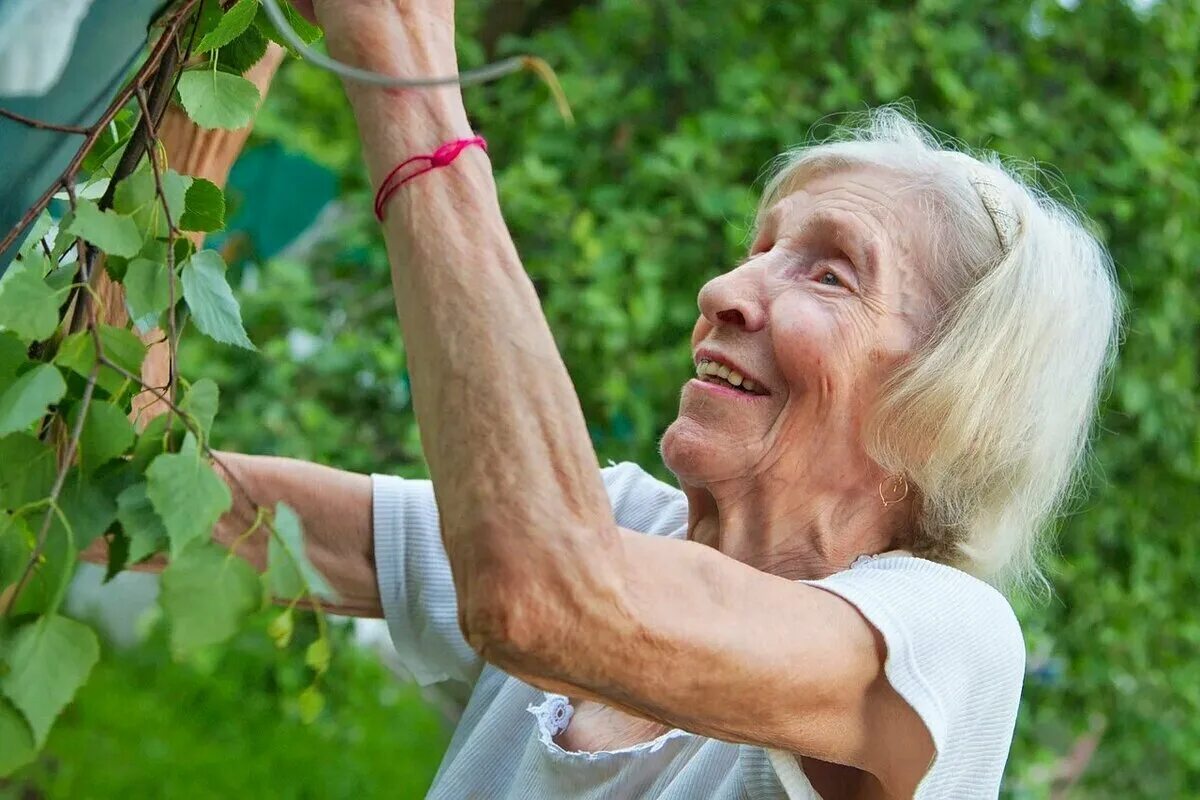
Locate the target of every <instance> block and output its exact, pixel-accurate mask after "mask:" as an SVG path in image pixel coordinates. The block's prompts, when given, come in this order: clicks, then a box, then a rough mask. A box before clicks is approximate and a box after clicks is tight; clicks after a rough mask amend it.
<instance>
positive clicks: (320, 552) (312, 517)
mask: <svg viewBox="0 0 1200 800" xmlns="http://www.w3.org/2000/svg"><path fill="white" fill-rule="evenodd" d="M216 457H217V458H216V464H215V465H214V466H215V467H216V469H217V472H218V473H219V474H221V477H222V478H224V479H225V482H226V483H228V484H229V487H230V491H231V493H232V495H233V508H232V509H230V510H229V512H228V513H226V514H225V516H223V517H222V518H221V520H220V522H218V523H217V527H216V529H215V531H214V532H213V538H214V539H216V541H218V542H220V543H221V544H223V545H225V546H226V547H234V548H235V549H236V552H237V554H238V555H239V556H241V557H242V558H244V559H246V560H247V561H249V562H250V563H251V564H252V565H253V566H254V568H255V569H257V570H258V571H260V572H264V571H266V568H267V544H268V542H269V541H270V534H269V532H268V531H267V530H266V529H265V528H264V527H262V526H260V527H259V529H258V530H256V531H254V533H252V534H250V535H249V536H246V537H245V538H242V537H243V535H244V534H245V533H246V531H248V530H249V529H250V527H251V526H252V525H253V524H254V519H255V516H256V514H257V509H258V507H262V506H265V507H267V508H274V507H275V504H276V503H279V502H284V503H287V504H288V505H289V506H291V507H292V509H293V510H294V511H295V512H296V514H297V515H298V516H299V517H300V521H301V525H302V526H303V528H304V543H305V549H306V551H307V553H308V557H309V560H311V561H312V563H313V566H315V567H316V568H317V570H318V571H319V572H320V573H321V574H322V575H324V576H325V578H326V580H327V581H328V582H329V585H330V586H331V587H332V588H333V590H334V592H336V593H337V596H338V602H337V604H336V605H335V606H332V607H330V606H328V605H326V608H327V609H328V610H330V611H334V612H336V613H339V614H347V615H351V616H358V617H381V616H383V608H382V606H381V604H380V600H379V587H378V584H377V582H376V579H375V554H374V536H373V535H372V533H373V532H372V520H371V478H370V477H369V476H367V475H360V474H359V473H356V472H347V471H346V470H340V469H334V468H332V467H326V466H323V465H321V464H314V463H311V462H308V461H300V460H297V459H294V458H278V457H275V456H248V455H242V454H239V453H217V454H216Z"/></svg>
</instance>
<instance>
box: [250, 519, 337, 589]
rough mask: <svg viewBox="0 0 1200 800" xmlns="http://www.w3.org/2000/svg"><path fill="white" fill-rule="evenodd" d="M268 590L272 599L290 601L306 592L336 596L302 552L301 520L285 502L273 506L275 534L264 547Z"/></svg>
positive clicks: (306, 555) (302, 533)
mask: <svg viewBox="0 0 1200 800" xmlns="http://www.w3.org/2000/svg"><path fill="white" fill-rule="evenodd" d="M267 568H268V571H267V577H268V587H269V588H270V591H271V594H272V595H274V596H275V597H278V598H281V599H284V600H292V599H295V598H297V597H301V596H303V595H305V594H307V593H309V592H311V593H312V594H314V595H316V596H318V597H320V598H322V599H324V600H334V599H335V598H336V595H335V594H334V591H333V589H332V588H330V586H329V584H328V583H327V582H326V581H325V578H324V576H322V575H321V573H320V572H318V571H317V568H316V567H314V566H313V564H312V562H311V561H309V559H308V554H307V553H306V552H305V551H304V531H303V529H302V527H301V525H300V517H299V515H297V514H296V512H295V511H293V510H292V508H291V506H289V505H288V504H286V503H277V504H276V506H275V531H274V535H272V536H271V539H270V541H269V542H268V544H267Z"/></svg>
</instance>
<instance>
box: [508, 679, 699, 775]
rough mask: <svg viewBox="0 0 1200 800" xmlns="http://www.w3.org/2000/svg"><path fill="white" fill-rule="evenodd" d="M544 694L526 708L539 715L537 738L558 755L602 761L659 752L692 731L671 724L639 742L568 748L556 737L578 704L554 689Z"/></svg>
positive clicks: (568, 723) (569, 719)
mask: <svg viewBox="0 0 1200 800" xmlns="http://www.w3.org/2000/svg"><path fill="white" fill-rule="evenodd" d="M543 694H544V697H545V699H544V700H543V701H542V702H541V703H540V704H538V705H533V704H532V703H531V704H530V705H529V706H528V708H526V711H528V712H529V713H530V714H533V716H534V718H536V719H537V726H538V739H539V740H540V741H541V743H542V744H543V745H544V746H545V747H546V749H547V750H549V751H550V753H551V754H553V755H555V756H559V757H564V756H565V757H570V758H580V759H584V760H585V761H601V760H604V759H608V758H612V757H613V756H620V755H632V754H635V753H647V754H649V753H656V752H658V751H659V750H661V749H662V748H663V747H664V746H665V745H666V744H667V742H670V741H672V740H674V739H679V738H683V737H687V736H692V735H693V734H691V733H688V732H687V731H685V730H680V729H679V728H672V729H671V730H669V731H667V732H666V733H664V734H662V735H661V736H659V737H657V738H655V739H651V740H650V741H648V742H638V743H637V744H632V745H629V746H628V747H621V748H618V749H616V750H595V751H592V750H566V749H564V748H563V747H562V746H560V745H559V744H558V743H557V742H555V741H554V737H555V736H558V735H559V734H560V733H562V732H563V731H565V730H566V729H567V727H568V726H569V725H570V724H571V718H572V717H573V716H574V715H575V707H574V706H572V705H571V701H570V700H568V699H567V697H566V696H565V695H561V694H553V693H551V692H544V693H543Z"/></svg>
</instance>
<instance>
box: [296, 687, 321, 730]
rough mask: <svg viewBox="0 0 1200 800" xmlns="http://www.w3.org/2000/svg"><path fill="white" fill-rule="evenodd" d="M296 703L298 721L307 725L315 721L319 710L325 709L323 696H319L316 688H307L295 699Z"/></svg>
mask: <svg viewBox="0 0 1200 800" xmlns="http://www.w3.org/2000/svg"><path fill="white" fill-rule="evenodd" d="M296 703H297V707H298V709H299V711H300V719H301V720H303V722H304V723H305V724H306V725H307V724H310V723H312V722H314V721H316V719H317V717H318V716H320V714H321V710H322V709H323V708H325V695H323V694H321V692H320V690H319V689H317V687H316V686H309V687H308V688H307V689H305V690H304V691H303V692H301V693H300V696H299V697H298V698H296Z"/></svg>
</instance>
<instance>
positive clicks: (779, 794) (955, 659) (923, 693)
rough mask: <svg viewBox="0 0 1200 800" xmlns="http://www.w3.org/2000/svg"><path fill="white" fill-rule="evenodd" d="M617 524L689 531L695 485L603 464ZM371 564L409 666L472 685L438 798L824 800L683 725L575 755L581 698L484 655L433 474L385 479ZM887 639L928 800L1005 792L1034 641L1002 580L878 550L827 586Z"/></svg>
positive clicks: (775, 756) (769, 760)
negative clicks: (921, 729)
mask: <svg viewBox="0 0 1200 800" xmlns="http://www.w3.org/2000/svg"><path fill="white" fill-rule="evenodd" d="M602 472H603V476H604V484H605V487H606V488H607V489H608V493H609V497H610V499H611V500H612V504H613V512H614V515H615V516H616V520H617V523H618V524H619V525H621V526H622V527H625V528H629V529H631V530H635V531H642V532H644V533H647V534H650V535H655V536H670V537H675V538H684V537H685V535H686V522H687V501H686V499H685V497H684V495H683V493H682V492H681V491H680V490H679V489H677V488H674V487H672V486H670V485H668V484H665V483H663V482H661V481H659V480H657V479H655V478H653V477H652V476H650V475H649V474H647V473H646V472H645V471H643V470H642V469H641V468H640V467H638V466H637V465H636V464H630V463H624V464H619V465H616V466H612V467H608V468H606V469H604V470H603V471H602ZM372 478H373V485H374V525H375V558H376V569H377V571H378V575H379V590H380V595H381V597H382V600H383V609H384V615H385V617H386V619H387V623H388V628H389V630H390V631H391V635H392V640H393V642H394V643H395V645H396V649H397V651H398V652H399V655H400V658H401V660H402V661H403V662H404V664H405V665H406V666H407V667H408V669H409V670H410V671H411V672H412V673H413V675H414V676H415V677H416V679H417V680H418V681H419V682H421V683H423V684H429V683H435V682H440V681H447V680H449V681H457V682H461V683H463V684H466V685H468V686H469V687H470V688H471V697H470V701H469V702H468V704H467V707H466V710H465V711H464V712H463V715H462V718H461V720H460V721H459V724H458V727H457V728H456V729H455V732H454V736H453V738H452V740H451V742H450V746H449V748H448V749H447V751H446V755H445V758H444V759H443V761H442V764H441V766H440V767H439V769H438V772H437V776H436V777H435V778H434V782H433V787H432V788H431V789H430V793H429V795H428V796H429V797H431V798H456V799H457V798H464V797H486V798H497V799H499V798H514V799H515V798H522V800H540V799H541V798H545V799H546V800H550V799H551V798H587V799H588V800H593V799H594V800H600V799H601V798H613V799H614V800H616V799H617V798H635V797H637V798H661V799H663V800H665V799H666V798H678V799H679V800H684V798H688V799H690V798H701V797H703V798H714V799H715V800H751V799H754V800H760V799H761V800H765V799H766V798H793V799H796V798H799V799H800V800H819V797H818V795H817V793H816V792H815V791H814V790H813V788H812V786H811V785H810V784H809V782H808V779H807V778H806V777H805V776H804V772H803V770H802V769H801V767H800V761H799V759H798V758H796V757H795V756H793V755H791V754H787V753H783V752H780V751H767V750H765V749H763V748H761V747H753V746H750V745H741V744H731V743H728V742H722V741H719V740H716V739H710V738H708V737H704V736H698V735H695V734H692V733H688V732H686V731H682V730H672V731H668V732H667V733H665V734H663V735H662V736H659V737H658V738H657V739H655V740H653V741H651V742H645V743H642V744H638V745H634V746H632V747H626V748H622V749H619V750H611V751H599V752H575V751H567V750H564V749H563V748H561V747H560V746H558V745H557V744H556V743H555V742H554V738H553V737H554V736H555V735H556V734H557V733H558V732H559V731H560V730H562V729H564V728H565V725H566V724H567V723H569V720H570V714H571V709H570V704H569V703H568V702H567V700H566V698H564V697H562V696H561V695H554V694H549V693H546V692H542V691H539V690H538V689H535V688H534V687H532V686H529V685H528V684H526V683H522V682H521V681H519V680H517V679H516V678H513V677H511V676H509V675H507V674H505V673H504V672H501V671H500V670H498V669H496V668H495V667H493V666H491V665H489V664H485V663H484V662H483V661H482V660H481V659H480V658H479V656H478V655H477V654H476V653H475V652H474V651H473V650H472V649H471V648H470V647H469V646H468V645H467V643H466V641H465V640H464V639H463V637H462V634H461V632H460V631H459V627H458V615H457V606H456V602H455V594H454V584H453V582H452V580H451V576H450V567H449V563H448V562H447V560H446V553H445V551H444V549H443V548H442V542H441V536H440V531H439V528H438V515H437V506H436V503H435V501H434V496H433V488H432V485H431V484H430V483H429V482H428V481H414V480H403V479H400V478H395V477H390V476H385V475H374V476H372ZM806 583H810V584H812V585H813V586H819V587H821V588H823V589H825V590H827V591H830V592H833V593H835V594H837V595H839V596H840V597H842V598H844V599H846V600H847V601H848V602H850V603H852V604H854V606H855V607H857V608H858V610H859V611H860V612H861V613H862V614H863V616H864V617H866V619H867V620H868V621H870V623H871V624H872V625H874V626H875V628H876V629H877V630H878V631H879V633H880V634H881V635H882V636H883V639H884V641H885V642H886V644H887V653H888V654H887V661H886V664H885V672H886V674H887V677H888V680H890V681H891V683H892V686H893V687H895V689H896V691H897V692H898V693H899V694H900V696H901V697H903V698H904V699H905V700H906V701H907V702H908V703H909V704H910V705H911V706H912V707H913V709H915V710H916V712H917V714H918V715H919V716H920V717H921V719H922V720H923V721H924V723H925V726H926V727H927V728H928V729H929V732H930V735H931V737H932V739H933V743H934V747H935V749H936V756H935V758H934V761H933V764H932V766H931V767H930V769H929V772H928V773H927V774H926V776H925V778H924V780H922V781H921V784H920V786H919V787H918V789H917V792H916V795H915V797H916V798H917V800H942V799H943V798H944V799H945V800H970V799H972V798H994V797H996V796H997V794H998V792H999V787H1000V778H1001V775H1002V773H1003V771H1004V762H1005V760H1006V759H1007V757H1008V748H1009V744H1010V742H1011V740H1012V733H1013V726H1014V724H1015V721H1016V716H1017V704H1018V701H1019V698H1020V694H1021V681H1022V677H1023V675H1024V668H1025V647H1024V642H1023V639H1022V636H1021V630H1020V627H1019V626H1018V624H1017V620H1016V617H1015V616H1014V615H1013V612H1012V609H1011V607H1010V606H1009V605H1008V603H1007V602H1006V601H1005V599H1004V598H1003V597H1002V596H1001V595H1000V594H999V593H998V592H997V591H996V590H995V589H993V588H992V587H991V586H989V585H987V584H986V583H983V582H982V581H979V580H977V579H975V578H973V577H971V576H970V575H967V574H966V573H964V572H961V571H959V570H956V569H953V568H951V567H947V566H944V565H942V564H937V563H934V562H932V561H927V560H925V559H920V558H916V557H913V556H911V555H908V554H897V555H894V556H890V557H884V556H879V557H874V558H871V557H866V558H860V559H858V560H857V561H856V562H855V563H854V565H853V566H852V567H851V568H849V569H847V570H845V571H843V572H839V573H836V574H834V575H831V576H829V577H827V578H825V579H823V580H819V581H806Z"/></svg>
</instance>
